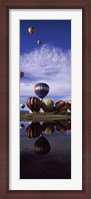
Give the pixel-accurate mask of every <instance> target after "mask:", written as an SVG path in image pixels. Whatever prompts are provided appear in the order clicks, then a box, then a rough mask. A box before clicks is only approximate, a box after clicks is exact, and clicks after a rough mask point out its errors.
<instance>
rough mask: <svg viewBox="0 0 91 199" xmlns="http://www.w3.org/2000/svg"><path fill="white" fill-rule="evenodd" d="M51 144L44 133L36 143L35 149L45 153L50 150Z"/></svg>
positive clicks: (39, 153) (41, 153)
mask: <svg viewBox="0 0 91 199" xmlns="http://www.w3.org/2000/svg"><path fill="white" fill-rule="evenodd" d="M50 148H51V147H50V144H49V142H48V140H47V139H46V138H45V137H44V136H43V135H42V136H41V137H39V138H38V140H37V141H36V142H35V144H34V151H35V152H36V153H37V154H38V155H45V154H47V153H49V151H50Z"/></svg>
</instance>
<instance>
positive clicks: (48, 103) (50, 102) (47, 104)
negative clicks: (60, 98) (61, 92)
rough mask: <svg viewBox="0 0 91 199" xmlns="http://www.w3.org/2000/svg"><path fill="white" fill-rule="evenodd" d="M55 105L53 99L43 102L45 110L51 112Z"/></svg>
mask: <svg viewBox="0 0 91 199" xmlns="http://www.w3.org/2000/svg"><path fill="white" fill-rule="evenodd" d="M53 107H54V102H53V100H50V99H47V100H45V101H44V102H43V103H42V109H43V110H44V111H45V112H51V111H52V110H53Z"/></svg>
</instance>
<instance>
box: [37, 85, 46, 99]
mask: <svg viewBox="0 0 91 199" xmlns="http://www.w3.org/2000/svg"><path fill="white" fill-rule="evenodd" d="M34 92H35V93H36V95H37V96H38V97H39V98H41V99H43V98H44V97H45V96H46V95H47V94H48V92H49V86H48V85H47V84H45V83H38V84H36V85H35V86H34Z"/></svg>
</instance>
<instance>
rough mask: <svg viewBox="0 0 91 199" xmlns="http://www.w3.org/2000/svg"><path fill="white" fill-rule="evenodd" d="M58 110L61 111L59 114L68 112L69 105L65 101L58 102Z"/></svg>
mask: <svg viewBox="0 0 91 199" xmlns="http://www.w3.org/2000/svg"><path fill="white" fill-rule="evenodd" d="M55 105H56V109H57V110H58V111H59V112H67V109H68V108H67V104H66V102H64V101H58V102H56V104H55Z"/></svg>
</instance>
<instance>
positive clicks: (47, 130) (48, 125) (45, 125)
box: [42, 122, 55, 135]
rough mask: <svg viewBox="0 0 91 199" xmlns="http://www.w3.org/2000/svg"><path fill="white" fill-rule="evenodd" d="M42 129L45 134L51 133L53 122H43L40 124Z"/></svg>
mask: <svg viewBox="0 0 91 199" xmlns="http://www.w3.org/2000/svg"><path fill="white" fill-rule="evenodd" d="M42 130H43V132H44V133H45V134H48V135H51V134H52V133H54V131H55V128H54V124H53V123H52V122H44V123H43V124H42Z"/></svg>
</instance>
